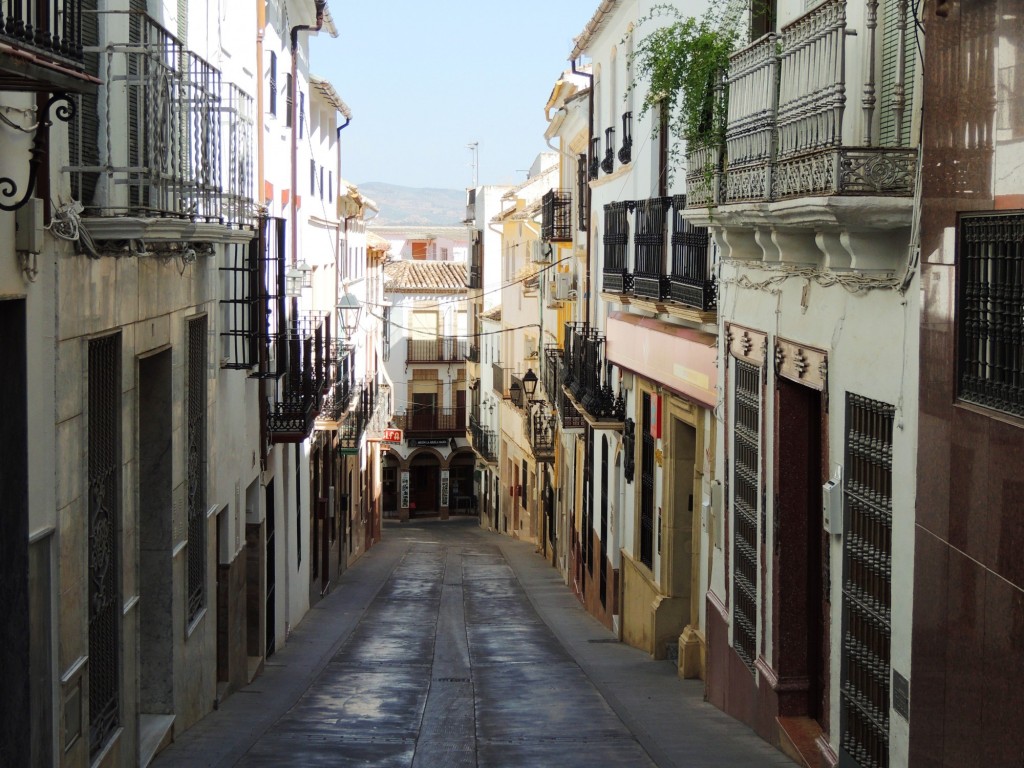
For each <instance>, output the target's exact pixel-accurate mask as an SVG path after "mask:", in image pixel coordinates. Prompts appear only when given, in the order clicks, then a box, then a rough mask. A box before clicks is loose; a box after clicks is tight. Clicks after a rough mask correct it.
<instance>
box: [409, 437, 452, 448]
mask: <svg viewBox="0 0 1024 768" xmlns="http://www.w3.org/2000/svg"><path fill="white" fill-rule="evenodd" d="M409 445H410V446H413V447H417V448H447V447H450V446H451V440H449V439H448V438H447V437H410V438H409Z"/></svg>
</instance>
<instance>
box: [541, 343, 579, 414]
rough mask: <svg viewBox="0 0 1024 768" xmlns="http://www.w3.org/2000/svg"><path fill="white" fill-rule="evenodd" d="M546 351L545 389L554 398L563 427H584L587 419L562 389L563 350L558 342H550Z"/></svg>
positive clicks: (556, 410) (556, 411)
mask: <svg viewBox="0 0 1024 768" xmlns="http://www.w3.org/2000/svg"><path fill="white" fill-rule="evenodd" d="M544 352H545V357H546V358H547V360H546V362H547V365H545V366H544V376H543V378H544V390H545V391H546V392H548V394H549V395H550V396H551V398H552V402H553V403H554V406H555V413H557V414H558V419H559V422H560V423H561V425H562V429H582V428H583V427H584V426H586V420H585V419H584V418H583V417H582V416H581V415H580V412H579V411H578V410H576V406H575V405H573V404H572V400H570V399H569V396H568V395H566V394H565V391H564V390H563V389H562V384H563V381H562V374H563V372H564V368H565V365H564V362H563V356H562V350H561V348H560V347H559V346H558V345H557V344H548V345H547V346H546V347H545V350H544Z"/></svg>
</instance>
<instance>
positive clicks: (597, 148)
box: [588, 136, 601, 179]
mask: <svg viewBox="0 0 1024 768" xmlns="http://www.w3.org/2000/svg"><path fill="white" fill-rule="evenodd" d="M600 170H601V137H599V136H597V137H595V138H593V139H591V140H590V165H589V166H588V173H589V175H590V178H591V179H596V178H597V177H598V176H599V175H600V173H599V172H600Z"/></svg>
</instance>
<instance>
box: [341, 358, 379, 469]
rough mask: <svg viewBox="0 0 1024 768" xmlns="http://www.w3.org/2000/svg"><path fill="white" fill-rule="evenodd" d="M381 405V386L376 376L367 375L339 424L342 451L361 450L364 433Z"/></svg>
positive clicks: (353, 393)
mask: <svg viewBox="0 0 1024 768" xmlns="http://www.w3.org/2000/svg"><path fill="white" fill-rule="evenodd" d="M381 405H382V401H381V386H380V384H379V383H378V381H377V380H376V379H375V378H371V377H367V378H366V379H364V380H363V381H361V382H359V383H358V384H357V386H356V387H355V389H354V390H353V391H352V394H351V395H350V397H349V405H348V408H347V410H346V411H345V412H343V413H342V418H343V421H342V422H341V423H340V424H339V426H338V448H339V449H340V450H341V451H344V452H346V453H354V452H356V451H358V450H359V445H360V443H361V442H362V439H363V435H364V434H365V432H366V429H367V427H368V426H369V425H370V422H371V420H372V419H373V417H374V414H375V413H376V412H377V411H378V410H379V408H380V406H381Z"/></svg>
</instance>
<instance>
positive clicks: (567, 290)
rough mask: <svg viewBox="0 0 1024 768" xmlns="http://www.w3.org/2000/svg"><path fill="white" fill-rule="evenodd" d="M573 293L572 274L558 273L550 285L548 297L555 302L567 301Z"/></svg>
mask: <svg viewBox="0 0 1024 768" xmlns="http://www.w3.org/2000/svg"><path fill="white" fill-rule="evenodd" d="M571 293H572V274H571V273H569V272H556V273H555V275H554V279H553V280H551V282H550V283H549V284H548V297H549V298H551V299H554V300H555V301H567V300H568V299H570V298H571V296H570V294H571Z"/></svg>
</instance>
